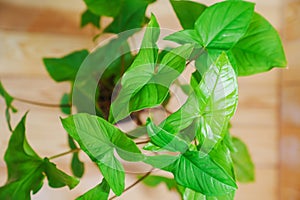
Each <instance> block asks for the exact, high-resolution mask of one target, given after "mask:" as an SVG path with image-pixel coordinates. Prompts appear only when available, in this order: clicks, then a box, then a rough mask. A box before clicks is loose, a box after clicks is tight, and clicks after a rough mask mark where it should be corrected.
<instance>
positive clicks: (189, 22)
mask: <svg viewBox="0 0 300 200" xmlns="http://www.w3.org/2000/svg"><path fill="white" fill-rule="evenodd" d="M170 2H171V4H172V7H173V9H174V11H175V13H176V15H177V18H178V19H179V21H180V24H181V26H182V27H183V28H184V29H193V28H194V24H195V22H196V20H197V19H198V18H199V16H200V15H201V14H202V12H203V11H204V10H205V9H206V6H205V5H203V4H200V3H197V2H193V1H189V0H179V1H178V0H170Z"/></svg>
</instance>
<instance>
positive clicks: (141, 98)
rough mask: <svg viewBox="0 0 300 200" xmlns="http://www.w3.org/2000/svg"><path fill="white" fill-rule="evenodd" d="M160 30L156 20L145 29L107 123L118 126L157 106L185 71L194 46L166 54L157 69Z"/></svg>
mask: <svg viewBox="0 0 300 200" xmlns="http://www.w3.org/2000/svg"><path fill="white" fill-rule="evenodd" d="M158 37H159V27H158V24H157V22H156V19H155V17H154V16H153V15H152V17H151V21H150V23H149V25H148V27H147V29H146V32H145V35H144V39H143V41H142V47H141V50H140V51H139V53H138V55H137V57H136V58H135V60H134V62H133V63H132V65H131V66H130V68H129V69H128V70H127V71H126V72H125V74H124V76H123V78H122V82H121V85H122V88H121V90H120V92H119V94H118V96H117V98H116V99H115V100H114V101H113V103H112V105H111V110H110V117H109V120H110V121H111V122H117V121H119V120H121V119H124V118H125V117H127V116H128V115H129V114H130V113H131V112H133V111H137V110H141V109H144V108H151V107H155V106H158V105H160V104H161V103H162V102H163V101H164V99H165V98H166V97H167V96H168V92H169V86H170V85H171V83H172V82H173V81H174V80H175V79H176V78H177V77H178V76H179V75H180V74H181V72H182V71H183V70H184V68H185V62H186V59H187V58H188V57H189V55H190V54H191V52H192V50H193V45H184V46H181V47H178V48H175V49H173V50H171V51H170V52H169V53H167V54H166V55H165V56H164V57H163V59H162V61H161V63H160V64H159V66H158V67H157V66H156V64H157V63H156V62H157V56H158V49H157V46H156V44H155V43H156V41H157V40H158Z"/></svg>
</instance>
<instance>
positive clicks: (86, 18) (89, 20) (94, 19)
mask: <svg viewBox="0 0 300 200" xmlns="http://www.w3.org/2000/svg"><path fill="white" fill-rule="evenodd" d="M100 18H101V17H100V16H99V15H96V14H94V13H92V12H91V11H90V10H86V11H85V12H84V13H82V15H81V24H80V26H81V27H85V26H86V25H88V24H92V25H93V26H94V27H96V28H98V29H100Z"/></svg>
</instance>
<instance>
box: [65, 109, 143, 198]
mask: <svg viewBox="0 0 300 200" xmlns="http://www.w3.org/2000/svg"><path fill="white" fill-rule="evenodd" d="M62 124H63V126H64V128H65V129H66V131H67V132H68V133H69V134H70V135H71V136H72V137H73V138H74V139H75V140H76V141H77V142H78V144H79V145H80V147H81V149H82V150H83V151H84V152H85V153H87V154H88V155H89V157H90V158H91V159H92V160H93V161H94V162H96V163H97V164H98V166H99V168H100V170H101V172H102V174H103V176H104V177H105V179H106V180H107V182H108V183H109V185H110V187H111V188H112V190H113V191H114V193H115V194H116V195H120V194H121V193H122V192H123V190H124V185H125V182H124V179H125V173H124V169H123V166H122V164H121V163H120V161H118V160H117V158H116V157H115V156H114V150H116V151H117V152H118V154H119V156H120V157H121V158H122V159H125V160H127V161H140V160H143V159H144V156H143V155H142V154H141V152H140V150H139V149H138V147H137V146H136V144H135V143H134V142H133V141H132V140H131V139H130V138H128V137H127V136H126V135H125V133H123V132H121V131H120V130H119V129H118V128H116V127H115V126H113V125H111V124H110V123H108V122H107V121H106V120H104V119H102V118H100V117H97V116H92V115H88V114H76V115H73V116H70V117H68V118H66V119H63V120H62Z"/></svg>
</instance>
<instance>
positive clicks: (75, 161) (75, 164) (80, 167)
mask: <svg viewBox="0 0 300 200" xmlns="http://www.w3.org/2000/svg"><path fill="white" fill-rule="evenodd" d="M71 169H72V172H73V174H74V176H76V177H78V178H81V177H82V176H83V173H84V163H83V162H82V161H81V160H80V159H79V154H78V152H75V153H74V154H73V156H72V161H71Z"/></svg>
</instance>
